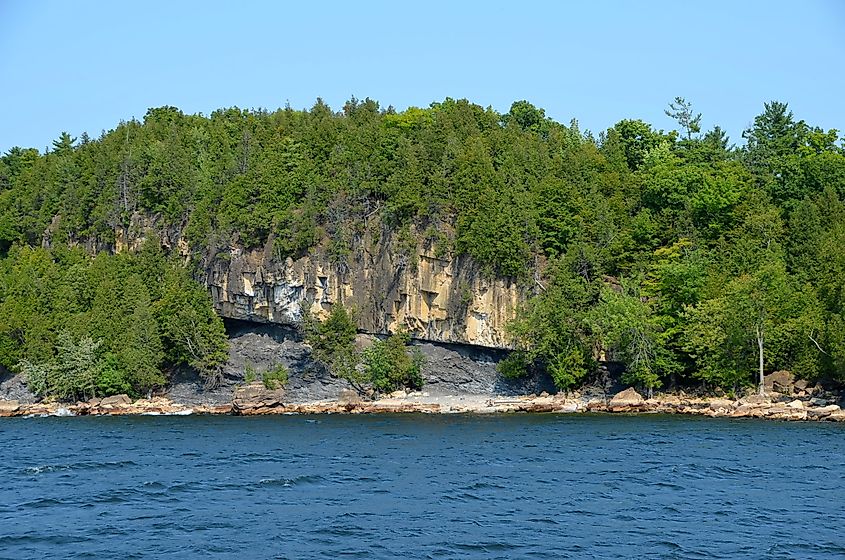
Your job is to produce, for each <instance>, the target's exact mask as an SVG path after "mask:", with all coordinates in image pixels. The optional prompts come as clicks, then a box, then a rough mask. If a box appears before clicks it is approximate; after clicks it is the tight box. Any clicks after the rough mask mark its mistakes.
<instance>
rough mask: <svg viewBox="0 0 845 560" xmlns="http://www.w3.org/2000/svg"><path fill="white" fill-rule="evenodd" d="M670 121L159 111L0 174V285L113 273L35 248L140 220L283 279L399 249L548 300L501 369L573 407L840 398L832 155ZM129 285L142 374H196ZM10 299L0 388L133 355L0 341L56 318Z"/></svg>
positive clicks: (677, 109) (64, 139) (809, 145)
mask: <svg viewBox="0 0 845 560" xmlns="http://www.w3.org/2000/svg"><path fill="white" fill-rule="evenodd" d="M667 114H669V116H671V117H672V118H674V119H675V120H676V121H677V123H678V126H677V129H678V130H676V131H671V132H664V131H662V130H655V129H654V128H653V127H652V126H650V125H649V124H647V123H645V122H642V121H639V120H624V121H621V122H619V123H618V124H616V125H615V126H613V127H612V128H610V129H609V130H607V131H604V132H602V133H601V134H599V135H598V137H595V136H593V135H592V134H589V133H582V132H581V131H580V130H579V129H578V125H577V123H575V122H574V121H573V122H572V123H570V124H569V125H568V126H567V125H563V124H560V123H557V122H554V121H552V120H550V119H548V118H546V117H545V114H544V112H543V110H542V109H539V108H536V107H534V106H533V105H531V104H530V103H528V102H525V101H520V102H516V103H514V104H513V106H512V107H511V109H510V111H509V112H508V113H507V114H504V115H502V114H499V113H497V112H496V111H494V110H492V109H489V108H488V109H484V108H482V107H479V106H477V105H473V104H471V103H469V102H467V101H463V100H459V101H456V100H452V99H446V100H445V101H443V102H441V103H434V104H432V105H431V106H430V107H429V108H425V109H419V108H410V109H408V110H406V111H404V112H396V111H394V110H393V109H391V108H388V109H386V110H382V109H380V107H379V105H378V104H377V103H376V102H374V101H371V100H369V99H368V100H365V101H358V100H355V99H353V100H351V101H349V102H348V103H347V104H346V105H345V106H344V107H343V109H342V111H340V112H333V111H332V110H331V109H330V108H329V107H327V106H326V105H325V104H324V103H322V102H321V101H318V102H317V103H316V104H315V105H314V107H313V108H311V110H308V111H296V110H293V109H290V108H285V109H281V110H278V111H274V112H268V111H262V110H257V111H243V110H240V109H237V108H233V109H225V110H220V111H216V112H214V113H212V114H211V115H210V116H202V115H185V114H183V113H181V112H180V111H179V110H177V109H175V108H173V107H162V108H157V109H151V110H150V111H148V112H147V114H146V115H145V117H144V119H143V120H142V121H136V120H132V121H129V122H124V123H121V124H120V125H119V126H118V127H117V128H116V129H114V130H112V131H109V132H104V133H103V134H102V135H101V136H100V137H99V138H97V139H91V138H89V137H87V136H83V137H82V138H81V139H79V140H78V141H77V140H76V139H74V138H72V137H70V136H68V135H67V134H63V135H62V136H61V137H60V138H59V139H58V140H57V141H56V142H54V145H53V147H52V149H51V150H49V151H48V153H45V154H39V153H38V152H37V151H36V150H31V149H21V148H14V149H12V150H10V151H9V152H8V153H7V154H6V155H5V156H3V157H2V158H0V255H4V256H5V259H4V262H3V265H2V266H3V270H4V278H7V277H9V276H10V275H14V270H16V269H19V268H21V267H26V266H36V265H34V264H33V265H29V264H27V263H28V262H29V260H31V259H34V258H36V257H34V256H33V255H41V256H40V257H38V258H42V259H44V260H45V263H44V264H43V265H38V266H43V267H48V268H49V267H50V266H52V267H55V268H56V269H57V270H58V272H55V274H57V275H58V276H61V277H62V278H65V277H67V281H68V282H74V281H76V282H81V281H79V280H77V279H75V277H74V274H77V273H71V272H68V270H69V269H70V268H71V267H74V266H75V267H76V269H74V270H77V269H79V270H88V269H89V268H90V269H91V270H100V268H98V266H99V265H97V266H95V264H90V263H89V262H88V260H86V258H84V257H82V256H81V255H79V254H78V253H73V252H70V253H67V254H68V255H76V256H73V257H66V256H65V253H64V252H63V251H62V250H58V249H54V250H53V251H51V252H50V253H49V255H48V254H47V253H44V252H39V250H33V249H27V248H26V247H27V246H38V245H41V243H42V239H43V238H44V237H45V232H46V237H47V238H48V239H49V241H50V243H51V244H52V246H53V247H59V246H61V245H62V244H64V243H74V242H77V241H81V240H85V241H87V242H96V243H99V244H100V246H108V245H109V244H110V243H113V242H114V240H115V239H114V238H115V231H116V229H117V228H118V227H123V228H127V227H128V226H129V225H130V222H131V218H132V216H133V215H134V214H136V213H141V214H144V215H149V216H155V217H156V219H157V223H158V225H159V226H160V227H165V226H174V227H178V228H180V229H182V230H183V231H184V233H185V235H186V236H187V239H188V240H189V241H190V243H191V245H192V247H193V248H194V249H195V250H196V251H197V253H198V254H199V253H202V252H203V251H209V252H213V251H215V250H216V249H217V248H222V247H228V246H229V245H231V244H233V243H234V244H240V245H243V246H250V247H251V246H268V247H271V248H272V249H273V250H274V251H275V254H276V255H277V256H278V257H282V256H287V255H297V254H301V253H303V252H305V251H308V250H309V249H310V248H313V247H314V246H316V245H320V246H321V247H322V248H323V249H324V250H326V251H328V252H329V253H330V254H331V255H333V256H334V257H335V258H336V259H338V260H342V259H344V258H345V256H346V255H348V254H349V251H350V247H351V246H352V244H353V243H356V242H357V241H359V240H360V238H361V234H362V232H363V231H364V230H365V228H379V229H378V231H381V229H380V228H382V227H389V228H392V229H393V230H394V231H395V232H398V233H399V234H400V235H399V237H400V238H402V237H403V236H404V237H405V238H411V239H412V238H413V236H420V237H422V238H424V239H425V240H426V241H427V242H429V243H431V244H433V245H434V246H435V248H436V250H437V251H440V252H442V253H444V254H446V253H451V254H465V255H470V256H471V257H473V258H474V259H475V260H476V261H477V262H479V263H480V264H481V265H482V266H483V267H484V269H485V270H486V271H487V273H488V274H498V275H503V276H511V277H514V278H516V279H518V280H519V281H521V282H524V283H525V284H526V285H530V286H533V287H534V289H535V290H536V297H535V298H533V299H532V300H531V301H529V302H528V304H527V306H526V309H525V310H524V313H522V314H521V316H520V317H519V318H518V319H517V320H516V321H515V322H514V325H513V328H512V332H513V336H514V340H515V343H516V344H517V346H518V348H519V351H518V352H516V353H514V355H513V356H512V358H511V359H510V360H508V362H507V363H505V364H504V365H503V369H504V370H505V371H506V372H507V373H508V374H511V375H518V374H520V373H522V372H525V371H528V370H531V369H537V368H540V369H544V370H546V371H548V372H549V373H550V374H551V375H552V376H553V378H554V379H555V381H556V383H557V384H558V386H559V387H561V388H566V387H571V386H573V385H576V384H578V383H579V382H581V381H582V380H583V379H584V378H585V377H586V376H587V375H588V374H589V372H590V371H592V370H593V369H594V367H595V361H596V360H597V359H600V358H605V359H612V360H618V361H621V362H623V363H624V364H625V365H626V367H627V376H628V379H629V381H631V382H632V383H636V384H638V385H641V386H643V387H645V388H648V389H651V388H657V387H660V386H661V385H663V384H667V383H671V382H673V381H675V380H677V381H684V382H694V383H698V382H703V383H706V384H707V385H709V386H715V385H719V386H723V387H726V388H735V387H739V386H742V385H746V384H750V383H753V382H754V380H755V379H756V376H757V374H758V373H757V372H758V370H759V368H760V367H762V368H763V369H764V370H765V371H772V370H776V369H790V370H792V371H794V372H795V373H797V374H798V375H801V376H804V377H806V378H809V379H815V378H820V377H824V378H830V379H842V378H843V376H845V328H843V326H845V299H843V298H845V290H843V287H845V251H843V250H842V247H843V243H845V202H843V201H845V151H843V146H842V142H841V140H840V138H839V136H838V133H837V131H835V130H830V131H825V130H823V129H820V128H816V127H813V126H810V125H808V124H806V123H805V122H803V121H800V120H797V119H796V118H795V117H794V116H793V115H792V113H791V112H790V111H789V109H788V107H787V106H786V105H785V104H782V103H778V102H772V103H767V104H766V105H765V107H764V108H763V112H762V113H761V114H760V115H759V116H757V117H756V118H754V120H753V124H752V125H751V127H750V128H749V129H748V130H747V131H746V132H745V134H744V140H745V142H744V145H743V146H741V147H739V148H736V147H733V146H731V145H730V144H729V140H728V139H727V138H726V137H725V134H724V133H723V132H722V131H721V130H720V129H719V128H718V127H715V128H714V129H712V130H710V131H706V132H703V131H702V130H701V127H700V115H697V114H696V113H695V112H694V111H693V110H692V108H691V106H690V104H689V103H687V102H686V101H685V100H683V99H680V98H678V99H676V100H675V102H673V103H672V104H671V105H670V107H669V109H668V110H667ZM102 258H103V259H108V258H115V259H117V260H116V261H115V262H122V263H123V262H129V261H130V260H131V258H130V257H102ZM63 259H71V262H66V261H65V260H63ZM73 259H76V260H77V261H79V262H81V263H82V264H79V263H78V262H77V261H74V260H73ZM99 259H100V257H98V258H97V259H93V261H92V263H98V262H106V260H103V261H100V260H99ZM47 261H49V263H52V264H49V263H48V262H47ZM126 266H129V265H126ZM130 276H131V275H130ZM141 278H142V279H143V276H141ZM104 281H105V280H104ZM185 281H187V280H185ZM3 282H4V283H8V282H9V281H8V280H3ZM134 284H137V285H141V284H143V285H144V286H145V288H146V290H147V291H148V292H150V293H149V294H148V297H149V303H148V304H147V303H144V302H146V298H145V296H144V295H143V293H142V292H143V290H141V289H140V288H137V287H133V286H128V285H125V284H121V290H128V292H127V294H126V295H123V294H120V295H118V296H116V297H112V298H111V299H112V300H115V301H116V302H118V303H119V304H120V305H123V306H127V307H128V308H132V311H131V312H132V313H134V312H135V309H134V308H135V307H136V306H140V307H141V308H142V309H141V310H140V311H138V313H139V314H140V315H143V314H144V313H145V311H144V310H143V308H144V307H145V306H146V307H149V308H150V309H151V311H150V313H152V315H153V316H154V317H155V318H156V321H155V324H156V326H157V328H158V329H159V336H160V337H161V339H162V350H161V352H163V353H164V355H165V358H163V359H156V360H152V361H153V362H155V363H157V364H161V363H164V362H165V361H171V362H174V363H175V362H178V361H185V356H184V355H182V357H179V356H178V352H176V353H174V352H175V351H174V349H173V348H174V346H172V345H173V344H177V341H176V340H170V341H169V339H168V336H172V334H167V333H172V331H168V330H167V329H168V328H169V327H168V326H167V322H166V321H163V320H162V319H161V318H160V317H159V316H158V315H156V313H157V311H156V310H157V309H158V307H157V306H158V304H157V302H158V301H159V299H158V297H159V295H158V287H156V286H153V285H150V284H144V283H143V282H134ZM91 285H92V286H96V284H91ZM3 288H4V289H3V292H2V294H0V298H2V302H1V303H2V305H3V306H4V309H3V314H2V318H3V320H4V322H5V323H7V324H5V325H3V327H2V332H3V334H2V337H3V338H2V342H0V344H2V345H3V346H2V352H3V358H2V360H3V363H4V364H5V365H7V366H8V365H12V366H14V365H15V363H16V360H19V359H26V360H28V361H29V362H32V363H35V362H34V361H33V360H39V359H40V360H48V359H54V358H55V356H57V355H58V353H60V352H64V350H63V349H64V348H65V347H66V346H67V345H68V344H70V342H69V341H70V340H71V339H68V338H67V337H62V338H61V339H59V335H60V334H61V331H62V330H63V329H64V328H66V327H69V328H71V329H74V328H75V329H77V331H79V332H74V333H72V336H75V337H76V338H75V339H73V340H72V342H73V344H70V346H74V344H75V345H76V346H77V347H83V346H85V345H86V344H88V340H85V339H83V338H82V337H85V336H88V337H90V344H88V346H90V347H91V348H93V346H96V345H97V344H98V343H99V342H100V341H102V344H103V346H100V347H97V348H94V349H91V348H89V349H88V350H86V352H88V353H93V354H98V355H101V356H105V355H106V354H109V355H116V354H119V352H118V350H120V348H119V347H118V343H116V342H113V341H114V340H116V339H115V338H114V337H112V336H111V334H110V333H105V332H103V333H100V331H96V332H93V334H92V333H88V332H87V331H86V330H85V329H87V328H89V327H84V328H83V327H81V326H80V325H83V326H84V325H86V324H87V322H88V321H87V320H86V321H72V322H68V321H67V319H66V318H64V317H62V318H59V319H51V322H50V323H49V324H47V325H45V326H43V327H38V328H39V329H42V330H43V331H44V333H49V334H37V333H41V332H42V331H41V330H39V331H33V332H34V333H36V334H32V333H30V332H29V330H27V331H26V332H25V334H23V335H22V334H21V331H20V330H17V331H16V330H15V329H20V327H10V326H9V325H8V324H12V325H19V324H21V322H22V319H19V318H18V313H21V312H20V311H18V310H17V308H15V310H11V306H13V305H14V306H19V307H20V308H22V309H32V308H37V309H48V307H45V306H43V305H42V304H41V303H38V304H37V305H36V304H35V303H33V302H37V301H39V299H38V298H44V297H46V296H45V295H44V291H43V288H37V289H33V290H32V292H31V294H30V295H19V296H15V297H16V298H18V299H17V300H15V301H20V302H19V303H14V302H13V301H12V299H13V298H12V297H11V294H12V293H13V292H12V291H11V290H10V288H8V287H7V284H4V286H3ZM132 290H135V292H132ZM62 297H70V296H62ZM27 298H33V299H27ZM10 301H12V302H11V303H10ZM92 301H93V300H92ZM139 302H141V303H139ZM60 307H61V306H60ZM71 309H73V310H74V311H72V313H90V312H91V310H92V309H94V306H93V304H92V303H90V302H85V303H82V304H79V305H78V308H73V307H71ZM33 313H36V312H33ZM61 313H66V312H65V311H61ZM127 313H128V311H127ZM71 316H72V315H71ZM91 324H92V325H93V324H94V323H93V322H92V323H91ZM209 324H210V323H209ZM90 328H91V329H94V327H93V326H91V327H90ZM98 328H99V327H98ZM9 333H12V334H9ZM107 335H108V336H107ZM133 336H141V334H140V333H136V334H135V335H133ZM42 340H46V341H49V342H48V343H45V344H44V345H43V347H42V346H39V344H40V342H38V341H42ZM66 343H67V344H66ZM83 343H84V344H83ZM106 346H111V348H109V349H108V350H109V351H108V352H104V350H105V349H106V348H105V347H106ZM33 348H36V349H37V350H32V349H33ZM86 348H87V346H86ZM156 355H158V354H156ZM761 355H762V360H763V363H762V366H761V365H760V359H761V358H760V357H761ZM337 359H338V360H340V361H339V362H338V363H337V364H336V365H337V367H338V368H340V369H342V368H343V367H346V366H344V363H343V360H345V359H346V358H344V357H342V356H341V357H339V358H337ZM124 360H129V358H124ZM371 360H372V361H373V363H375V362H376V361H377V357H376V356H373V357H371ZM83 361H84V360H83ZM60 362H61V360H60ZM123 367H124V369H126V367H127V366H125V365H124V366H123ZM127 371H128V370H127ZM150 371H151V370H150ZM56 375H58V374H56ZM133 383H136V384H137V386H138V387H139V388H140V387H144V386H148V385H150V383H148V382H137V381H134V382H133Z"/></svg>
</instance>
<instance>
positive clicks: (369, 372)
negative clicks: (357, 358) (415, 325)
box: [361, 331, 423, 393]
mask: <svg viewBox="0 0 845 560" xmlns="http://www.w3.org/2000/svg"><path fill="white" fill-rule="evenodd" d="M410 340H411V339H410V336H409V335H408V333H406V332H402V331H400V332H397V333H394V334H392V335H390V337H388V338H387V340H376V341H375V342H373V344H372V346H370V347H369V348H366V349H365V350H364V351H363V352H362V353H361V363H362V365H363V371H364V375H365V376H366V378H367V379H368V381H369V382H370V383H372V385H373V387H374V388H375V389H376V390H377V391H379V392H381V393H390V392H392V391H395V390H397V389H400V388H405V387H407V388H409V389H421V388H422V385H423V378H422V365H423V356H422V354H421V353H420V352H419V351H418V350H417V351H414V352H413V353H412V354H411V355H408V352H407V351H406V349H405V347H406V346H407V345H408V343H409V342H410Z"/></svg>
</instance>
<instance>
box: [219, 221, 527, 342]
mask: <svg viewBox="0 0 845 560" xmlns="http://www.w3.org/2000/svg"><path fill="white" fill-rule="evenodd" d="M384 238H387V241H384V242H375V243H371V242H368V241H367V240H366V239H365V240H364V241H362V242H361V243H359V246H358V247H353V252H352V254H351V256H350V257H349V258H348V259H346V260H344V261H341V262H334V261H333V260H332V259H330V258H328V257H327V256H326V255H324V254H322V253H320V252H319V251H314V252H313V253H312V254H309V255H307V256H305V257H303V258H300V259H297V260H293V259H290V258H288V259H286V260H278V259H275V258H273V257H272V248H271V247H268V248H265V249H264V250H255V251H249V252H240V251H238V252H233V253H230V254H227V255H225V256H224V257H223V258H220V256H219V255H218V256H217V257H216V258H214V259H213V260H211V263H210V264H209V265H208V266H207V267H206V270H207V277H206V282H207V284H208V285H209V288H210V290H211V294H212V297H213V300H214V305H215V307H216V309H217V311H218V312H219V313H220V315H222V316H223V317H227V318H232V319H242V320H247V321H255V322H271V323H281V324H286V325H296V324H297V323H299V321H300V320H301V319H302V316H303V313H304V312H305V310H306V309H307V310H308V311H309V312H310V313H311V314H312V315H313V316H315V317H318V318H324V317H326V316H327V315H328V314H329V313H330V312H331V308H332V306H333V305H336V304H341V305H344V306H345V307H347V308H350V309H353V310H354V314H355V317H356V321H357V324H358V327H359V328H360V329H362V330H364V331H366V332H370V333H380V334H386V333H391V332H396V331H397V330H400V329H406V330H407V331H409V333H410V334H411V335H412V336H413V337H415V338H418V339H421V340H430V341H436V342H455V343H463V344H474V345H479V346H487V347H494V348H508V347H510V339H509V337H508V335H507V333H506V325H507V323H508V322H509V321H510V320H511V319H513V317H514V316H515V315H516V311H517V308H518V306H519V304H520V303H521V302H522V301H524V299H526V298H527V297H528V295H529V294H528V293H527V291H526V290H524V289H521V288H520V287H518V285H517V284H516V282H514V281H511V280H508V279H500V278H495V279H492V278H487V277H484V276H483V275H482V274H481V273H480V271H479V269H478V266H477V265H475V264H474V263H473V262H472V261H471V260H470V259H466V258H454V259H450V258H440V257H436V256H434V255H433V254H431V253H430V252H428V251H426V250H425V248H423V247H422V246H419V247H417V255H416V259H415V260H416V263H417V264H416V266H414V265H413V264H409V262H408V261H409V260H413V259H407V258H402V257H401V256H399V255H398V254H397V252H395V251H394V250H393V249H394V248H393V247H392V244H391V242H390V240H389V235H388V234H385V235H384V236H380V239H384Z"/></svg>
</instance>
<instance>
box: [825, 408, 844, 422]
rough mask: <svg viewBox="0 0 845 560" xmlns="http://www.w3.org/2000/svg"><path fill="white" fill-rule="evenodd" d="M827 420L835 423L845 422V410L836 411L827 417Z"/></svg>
mask: <svg viewBox="0 0 845 560" xmlns="http://www.w3.org/2000/svg"><path fill="white" fill-rule="evenodd" d="M827 419H828V420H833V421H834V422H845V410H834V411H833V412H831V413H830V414H829V415H828V416H827Z"/></svg>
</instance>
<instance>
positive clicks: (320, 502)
mask: <svg viewBox="0 0 845 560" xmlns="http://www.w3.org/2000/svg"><path fill="white" fill-rule="evenodd" d="M0 450H2V466H0V481H2V483H1V484H0V557H2V558H10V559H11V558H13V559H20V558H44V557H48V556H49V557H53V558H98V559H99V558H164V557H167V558H206V557H217V558H315V557H321V558H402V557H414V558H566V557H572V558H684V559H687V558H755V559H756V558H825V559H828V558H837V557H839V558H845V509H843V505H842V501H843V498H845V465H843V462H845V425H841V424H839V425H836V424H817V423H779V422H765V421H747V420H746V421H730V420H713V419H696V418H688V417H683V418H681V417H661V416H641V417H621V416H574V415H564V416H555V415H508V416H484V417H472V416H437V415H434V416H425V415H408V416H322V417H308V416H280V417H262V418H237V417H125V418H119V417H115V418H43V419H4V420H2V421H0Z"/></svg>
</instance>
